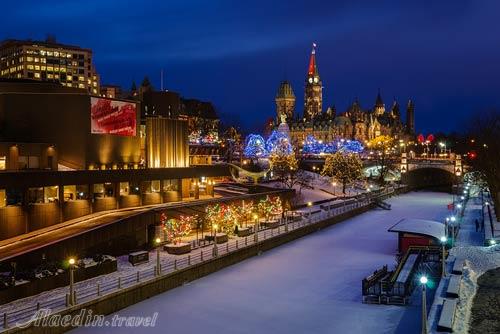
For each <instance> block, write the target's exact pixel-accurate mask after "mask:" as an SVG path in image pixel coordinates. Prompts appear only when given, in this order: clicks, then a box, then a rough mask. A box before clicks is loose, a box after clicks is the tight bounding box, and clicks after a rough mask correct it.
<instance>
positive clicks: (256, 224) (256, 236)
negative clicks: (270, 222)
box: [253, 215, 259, 243]
mask: <svg viewBox="0 0 500 334" xmlns="http://www.w3.org/2000/svg"><path fill="white" fill-rule="evenodd" d="M253 220H254V221H255V228H254V230H255V233H254V241H255V242H256V243H257V242H258V241H259V216H258V215H253Z"/></svg>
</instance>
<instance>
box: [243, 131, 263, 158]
mask: <svg viewBox="0 0 500 334" xmlns="http://www.w3.org/2000/svg"><path fill="white" fill-rule="evenodd" d="M265 144H266V142H265V141H264V138H262V136H261V135H255V134H250V135H248V136H247V138H246V139H245V150H244V151H243V154H244V155H245V156H246V157H247V158H262V157H265V156H267V151H266V147H265Z"/></svg>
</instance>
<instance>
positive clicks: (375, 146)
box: [367, 136, 394, 183]
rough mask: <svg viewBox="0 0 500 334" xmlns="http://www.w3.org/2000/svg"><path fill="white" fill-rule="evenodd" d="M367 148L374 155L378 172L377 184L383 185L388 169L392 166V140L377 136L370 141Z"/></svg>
mask: <svg viewBox="0 0 500 334" xmlns="http://www.w3.org/2000/svg"><path fill="white" fill-rule="evenodd" d="M367 146H368V148H370V149H371V150H373V151H374V153H375V157H374V159H375V161H376V163H377V166H378V170H379V176H378V181H379V183H384V181H385V177H386V175H387V173H388V172H389V169H391V167H393V165H394V161H393V159H392V152H393V148H394V138H393V137H391V136H378V137H375V138H373V139H372V140H370V141H369V142H368V144H367Z"/></svg>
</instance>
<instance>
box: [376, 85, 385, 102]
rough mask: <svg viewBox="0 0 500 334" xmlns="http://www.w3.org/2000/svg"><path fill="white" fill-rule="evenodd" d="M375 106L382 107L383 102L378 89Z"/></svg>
mask: <svg viewBox="0 0 500 334" xmlns="http://www.w3.org/2000/svg"><path fill="white" fill-rule="evenodd" d="M375 105H376V106H383V105H384V101H382V96H381V95H380V88H379V89H378V94H377V100H376V101H375Z"/></svg>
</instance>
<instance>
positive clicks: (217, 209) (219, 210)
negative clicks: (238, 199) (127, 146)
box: [206, 203, 237, 235]
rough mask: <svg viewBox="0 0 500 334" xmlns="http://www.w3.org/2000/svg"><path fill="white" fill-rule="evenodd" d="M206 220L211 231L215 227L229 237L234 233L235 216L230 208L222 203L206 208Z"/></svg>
mask: <svg viewBox="0 0 500 334" xmlns="http://www.w3.org/2000/svg"><path fill="white" fill-rule="evenodd" d="M206 220H207V222H208V224H209V226H210V228H211V229H213V228H214V226H215V225H217V227H218V229H217V230H220V231H221V232H223V233H226V234H228V235H230V234H233V233H234V225H235V223H236V220H237V216H236V214H235V212H234V210H231V207H230V206H228V205H226V204H223V203H217V204H213V205H208V206H207V208H206Z"/></svg>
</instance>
